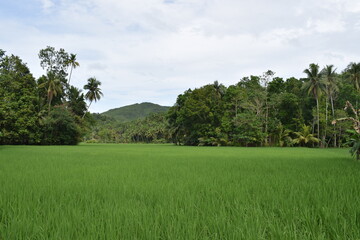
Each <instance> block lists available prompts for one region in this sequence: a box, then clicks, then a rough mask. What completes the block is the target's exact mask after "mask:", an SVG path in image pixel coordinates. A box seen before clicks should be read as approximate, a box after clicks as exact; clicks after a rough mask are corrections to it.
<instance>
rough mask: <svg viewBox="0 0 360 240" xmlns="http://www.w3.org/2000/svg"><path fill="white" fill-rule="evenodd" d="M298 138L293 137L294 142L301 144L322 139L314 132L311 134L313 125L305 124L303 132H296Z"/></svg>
mask: <svg viewBox="0 0 360 240" xmlns="http://www.w3.org/2000/svg"><path fill="white" fill-rule="evenodd" d="M294 134H295V136H296V138H294V139H293V143H294V144H298V145H300V146H307V145H309V144H312V143H319V142H320V139H319V138H316V137H314V135H313V134H311V127H310V126H306V125H303V126H302V129H301V132H294Z"/></svg>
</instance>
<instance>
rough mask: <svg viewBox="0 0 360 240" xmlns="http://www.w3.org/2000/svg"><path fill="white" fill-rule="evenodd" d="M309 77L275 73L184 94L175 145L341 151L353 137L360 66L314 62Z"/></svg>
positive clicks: (173, 122) (175, 112) (176, 109)
mask: <svg viewBox="0 0 360 240" xmlns="http://www.w3.org/2000/svg"><path fill="white" fill-rule="evenodd" d="M303 72H304V78H301V79H297V78H294V77H291V78H288V79H286V80H284V79H283V78H281V77H276V76H275V73H274V72H272V71H270V70H269V71H267V72H265V73H264V74H263V75H262V76H250V77H244V78H242V79H241V80H240V81H239V82H238V83H237V84H235V85H231V86H229V87H225V86H224V85H222V84H219V83H218V82H217V81H215V82H214V83H213V84H209V85H206V86H203V87H201V88H197V89H194V90H191V89H189V90H187V91H185V92H184V93H183V94H181V95H179V96H178V98H177V100H176V104H175V105H174V106H173V107H172V108H171V109H170V111H169V114H168V119H169V125H170V127H171V128H172V129H174V134H173V135H172V138H173V141H174V142H176V143H177V144H184V145H235V146H294V145H295V146H312V147H314V146H320V147H329V146H332V147H340V146H344V145H346V143H347V142H348V140H349V139H350V138H351V135H352V133H351V132H348V129H351V122H346V121H343V122H338V123H337V124H336V125H333V124H332V121H333V120H335V119H338V118H344V117H346V116H349V115H350V116H351V115H354V112H352V111H349V110H344V106H345V103H346V102H347V101H349V102H352V103H354V104H355V108H356V109H358V107H359V103H360V88H359V86H360V63H350V64H349V65H348V66H347V67H346V69H344V70H343V71H342V72H341V73H337V72H336V69H335V67H334V66H333V65H327V66H325V67H324V68H323V69H321V68H320V67H319V65H318V64H314V63H313V64H310V65H309V68H307V69H305V70H304V71H303Z"/></svg>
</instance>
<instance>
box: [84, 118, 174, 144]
mask: <svg viewBox="0 0 360 240" xmlns="http://www.w3.org/2000/svg"><path fill="white" fill-rule="evenodd" d="M93 118H94V120H95V122H96V124H95V126H93V127H92V128H91V132H90V133H89V134H88V135H86V136H85V140H86V141H87V142H93V143H94V142H103V143H130V142H136V143H138V142H143V143H144V142H145V143H165V142H169V141H170V136H171V131H170V128H169V125H168V121H167V119H166V115H165V113H153V114H150V115H148V116H147V117H145V118H139V119H137V120H133V121H130V122H121V121H117V120H115V119H113V118H111V117H108V116H106V115H103V114H93Z"/></svg>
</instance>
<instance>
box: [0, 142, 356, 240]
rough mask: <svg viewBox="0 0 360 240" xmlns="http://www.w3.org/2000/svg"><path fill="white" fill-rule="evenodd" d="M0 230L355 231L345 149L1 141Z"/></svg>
mask: <svg viewBox="0 0 360 240" xmlns="http://www.w3.org/2000/svg"><path fill="white" fill-rule="evenodd" d="M0 239H1V240H3V239H4V240H7V239H59V240H60V239H256V240H258V239H301V240H303V239H360V164H359V162H356V161H355V160H354V159H352V158H351V157H350V155H349V154H348V149H309V148H235V147H179V146H173V145H143V144H142V145H140V144H139V145H136V144H133V145H126V144H118V145H116V144H113V145H112V144H104V145H101V144H94V145H91V144H84V145H79V146H0Z"/></svg>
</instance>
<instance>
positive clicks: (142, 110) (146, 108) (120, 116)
mask: <svg viewBox="0 0 360 240" xmlns="http://www.w3.org/2000/svg"><path fill="white" fill-rule="evenodd" d="M168 110H169V107H164V106H160V105H158V104H153V103H148V102H144V103H140V104H139V103H136V104H133V105H128V106H124V107H120V108H115V109H110V110H108V111H106V112H104V113H102V115H104V116H108V117H111V118H114V119H115V120H117V121H119V122H130V121H133V120H138V119H143V118H145V117H147V116H148V115H150V114H153V113H163V112H167V111H168Z"/></svg>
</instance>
